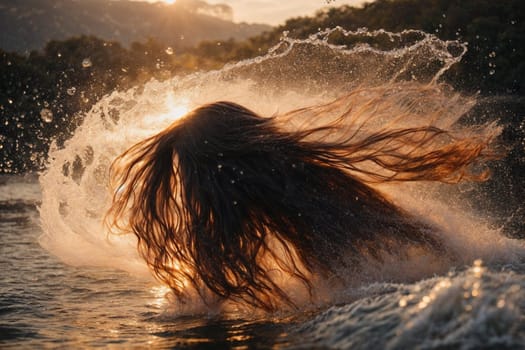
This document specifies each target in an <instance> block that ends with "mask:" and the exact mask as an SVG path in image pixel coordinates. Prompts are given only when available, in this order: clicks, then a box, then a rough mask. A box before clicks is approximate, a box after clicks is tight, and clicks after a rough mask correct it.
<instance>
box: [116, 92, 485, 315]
mask: <svg viewBox="0 0 525 350" xmlns="http://www.w3.org/2000/svg"><path fill="white" fill-rule="evenodd" d="M334 103H335V104H337V101H336V102H334ZM327 106H328V105H326V106H325V107H323V108H324V109H323V108H319V107H315V108H312V109H302V110H301V113H303V112H315V113H321V112H322V111H323V110H327V109H328V108H332V107H333V104H332V105H330V106H331V107H327ZM294 113H295V114H297V113H298V112H297V111H295V112H291V113H289V114H287V115H288V116H291V115H294ZM345 118H346V117H345V115H344V113H343V115H340V116H339V118H336V119H334V120H332V121H330V122H328V123H327V124H326V125H321V126H315V127H310V128H309V127H302V128H297V129H296V130H295V131H294V130H290V129H293V128H292V127H290V125H287V126H285V125H284V124H282V123H283V120H286V118H283V119H280V118H278V117H272V118H264V117H261V116H258V115H257V114H256V113H254V112H252V111H250V110H248V109H246V108H244V107H242V106H240V105H238V104H235V103H231V102H217V103H212V104H208V105H205V106H202V107H200V108H197V109H196V110H194V111H192V112H191V113H189V114H188V115H186V116H185V117H184V118H182V119H180V120H178V121H176V122H175V123H173V124H172V125H171V126H170V127H168V128H167V129H165V130H164V131H162V132H160V133H159V134H157V135H155V136H153V137H150V138H148V139H146V140H144V141H142V142H140V143H138V144H136V145H134V146H133V147H131V148H130V149H128V150H127V151H126V152H125V153H124V154H122V155H121V156H119V157H118V158H117V159H116V160H115V162H114V164H113V166H112V168H111V179H112V184H111V185H112V189H113V193H114V197H113V203H112V206H111V208H110V210H109V212H108V215H107V219H108V222H109V224H110V225H112V226H113V227H115V228H119V229H120V230H124V231H128V232H129V231H130V232H132V233H134V234H135V235H136V236H137V238H138V246H139V250H140V253H141V254H142V256H143V257H144V259H145V260H146V262H147V263H148V265H149V266H150V268H151V269H152V270H153V272H154V274H155V275H156V277H157V278H159V279H160V280H161V281H163V282H164V283H166V284H167V285H168V286H170V287H171V289H172V290H173V292H174V294H175V295H176V296H177V297H178V298H179V299H180V300H185V298H187V297H188V295H189V291H190V289H191V290H194V291H197V292H198V293H199V294H200V296H201V297H202V298H203V299H204V300H205V301H206V300H207V299H208V300H211V299H213V298H215V299H218V300H219V301H220V300H233V301H237V302H244V303H247V304H248V305H252V306H255V307H259V308H262V309H265V310H269V311H271V310H275V309H276V308H278V307H279V306H280V305H294V301H293V299H292V298H291V297H290V293H289V292H288V291H287V290H284V289H283V288H282V286H281V285H279V283H278V282H277V277H276V274H275V272H274V270H276V269H278V270H279V271H280V273H284V274H286V275H287V276H290V277H292V278H295V279H296V280H299V281H301V283H302V284H304V285H305V286H306V287H307V290H309V291H312V285H311V283H312V282H311V276H312V275H319V276H324V277H328V278H331V277H336V278H337V277H338V275H339V274H340V273H341V271H342V270H344V269H345V268H352V267H355V266H357V265H358V263H359V260H360V258H362V257H363V256H367V257H369V258H372V259H378V260H380V259H381V254H382V252H392V251H394V250H396V249H398V248H399V247H400V246H402V245H411V246H416V247H419V248H422V249H425V250H428V251H439V250H440V249H443V246H442V242H441V241H440V240H439V238H438V237H436V236H435V234H434V233H433V232H434V231H433V230H432V229H430V228H429V226H428V225H426V224H423V223H421V222H419V221H418V220H416V219H414V218H413V217H411V216H410V215H409V214H408V213H406V212H404V211H403V210H402V209H401V208H399V207H397V206H395V205H394V204H393V203H392V202H391V201H390V200H389V199H387V198H386V197H385V196H384V195H382V194H381V193H380V192H379V191H377V190H376V189H374V188H373V187H371V183H381V182H388V181H416V180H417V181H420V180H433V181H444V182H455V181H458V180H459V179H462V178H469V179H473V180H481V179H483V178H485V177H486V173H480V174H473V173H472V172H470V171H469V166H470V165H471V164H472V163H473V162H475V161H476V160H478V159H479V158H490V157H493V156H494V154H493V153H491V151H490V150H489V148H488V143H489V141H490V140H488V139H485V138H481V137H474V136H470V137H467V136H466V137H465V138H463V139H459V138H456V137H454V136H452V135H451V134H450V133H449V132H447V131H445V130H442V129H440V128H437V127H433V126H426V127H416V128H397V129H395V128H394V129H389V130H378V131H376V132H373V133H368V134H366V135H365V136H363V135H362V133H361V134H360V131H359V127H358V126H357V127H356V125H353V127H354V128H353V130H354V132H350V128H349V126H348V123H346V124H345ZM345 128H347V129H348V130H346V131H345V130H342V129H345ZM356 130H357V131H356ZM342 131H344V132H342ZM334 135H338V136H334ZM358 135H359V136H358ZM394 253H395V252H394ZM269 261H270V262H269ZM210 297H211V299H210Z"/></svg>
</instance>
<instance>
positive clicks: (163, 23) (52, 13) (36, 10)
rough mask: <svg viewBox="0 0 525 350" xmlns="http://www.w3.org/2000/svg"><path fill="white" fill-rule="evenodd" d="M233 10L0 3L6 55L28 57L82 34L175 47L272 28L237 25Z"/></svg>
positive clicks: (109, 0)
mask: <svg viewBox="0 0 525 350" xmlns="http://www.w3.org/2000/svg"><path fill="white" fill-rule="evenodd" d="M231 17H232V16H231V8H230V7H229V6H227V5H210V4H207V3H206V2H205V1H202V0H179V1H177V2H176V3H175V4H172V5H168V4H165V3H160V2H159V3H148V2H142V1H126V0H0V49H3V50H5V51H18V52H25V51H30V50H35V49H41V48H43V46H44V45H45V44H46V43H47V42H48V41H50V40H53V39H55V40H62V39H66V38H69V37H72V36H78V35H81V34H86V35H94V36H97V37H100V38H103V39H104V40H116V41H118V42H120V43H122V44H123V45H129V44H130V43H131V42H133V41H144V40H146V39H148V38H154V39H157V40H159V41H161V42H163V43H165V44H167V45H171V46H173V47H175V48H176V47H181V46H192V45H195V44H196V43H198V42H200V41H202V40H223V39H229V38H235V39H244V38H247V37H250V36H253V35H256V34H259V33H261V32H263V31H265V30H269V29H271V27H270V26H267V25H262V24H246V23H233V22H232V21H231Z"/></svg>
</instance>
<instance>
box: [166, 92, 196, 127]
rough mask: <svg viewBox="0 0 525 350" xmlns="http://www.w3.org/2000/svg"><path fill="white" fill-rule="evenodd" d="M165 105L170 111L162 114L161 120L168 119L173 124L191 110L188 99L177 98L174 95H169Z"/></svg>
mask: <svg viewBox="0 0 525 350" xmlns="http://www.w3.org/2000/svg"><path fill="white" fill-rule="evenodd" d="M165 105H166V107H167V110H168V111H167V113H166V114H163V115H162V116H160V120H159V121H160V122H164V121H166V122H169V123H170V124H171V123H173V122H174V121H175V120H178V119H180V118H182V117H183V116H184V115H186V114H187V113H188V112H189V107H188V103H187V102H186V101H181V100H175V98H174V97H173V95H168V97H167V98H166V102H165Z"/></svg>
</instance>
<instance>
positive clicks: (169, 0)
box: [163, 0, 177, 5]
mask: <svg viewBox="0 0 525 350" xmlns="http://www.w3.org/2000/svg"><path fill="white" fill-rule="evenodd" d="M163 1H164V2H165V3H166V4H170V5H171V4H174V3H176V2H177V0H163Z"/></svg>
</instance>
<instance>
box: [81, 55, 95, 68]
mask: <svg viewBox="0 0 525 350" xmlns="http://www.w3.org/2000/svg"><path fill="white" fill-rule="evenodd" d="M92 65H93V62H91V59H90V58H89V57H88V58H84V59H83V60H82V68H89V67H91V66H92Z"/></svg>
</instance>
